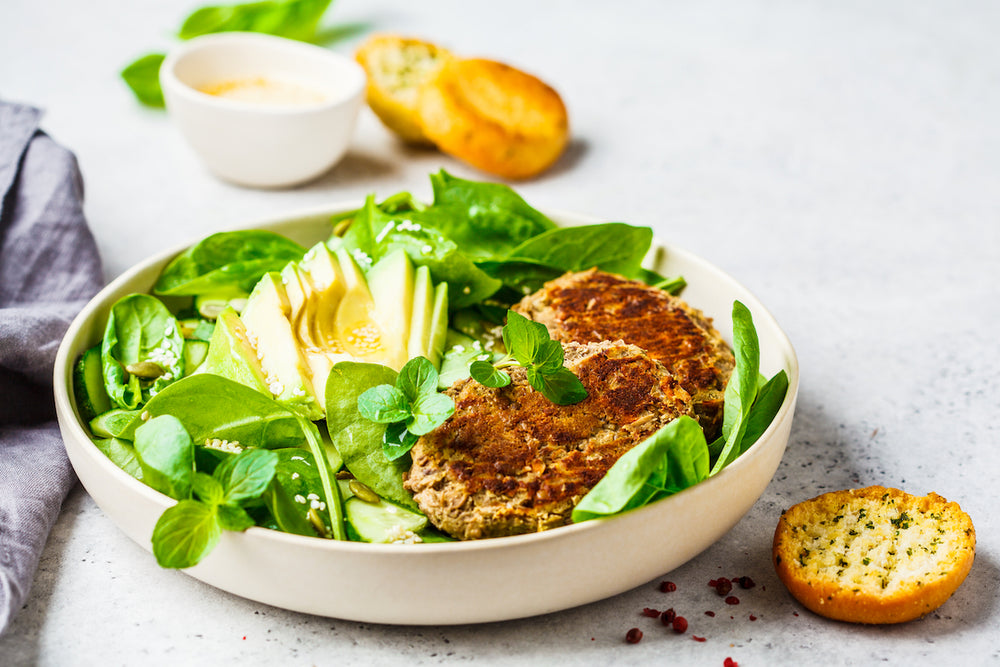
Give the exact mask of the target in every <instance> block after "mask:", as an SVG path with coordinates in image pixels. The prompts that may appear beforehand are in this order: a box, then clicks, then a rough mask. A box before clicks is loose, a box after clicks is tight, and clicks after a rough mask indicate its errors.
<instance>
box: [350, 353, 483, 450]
mask: <svg viewBox="0 0 1000 667" xmlns="http://www.w3.org/2000/svg"><path fill="white" fill-rule="evenodd" d="M490 368H492V366H491V367H490ZM437 387H438V372H437V369H436V368H434V364H432V363H431V362H430V360H429V359H427V358H425V357H414V358H413V359H410V360H409V361H407V362H406V364H405V365H404V366H403V368H402V369H400V371H399V375H397V376H396V386H392V385H389V384H381V385H377V386H375V387H372V388H371V389H368V390H367V391H365V392H364V393H363V394H361V395H360V396H358V412H359V413H360V414H361V416H362V417H364V418H365V419H368V420H370V421H373V422H376V423H379V424H388V426H387V427H386V429H385V431H384V432H383V434H382V453H383V454H385V456H386V458H387V459H389V460H390V461H395V460H396V459H399V458H401V457H402V456H403V455H404V454H406V453H407V452H409V451H410V448H412V447H413V445H414V444H416V442H417V439H418V438H419V437H420V436H422V435H426V434H427V433H430V432H431V431H433V430H434V429H436V428H437V427H438V426H440V425H441V424H443V423H444V420H446V419H447V418H448V417H450V416H451V415H453V414H454V413H455V401H454V400H453V399H452V398H451V397H450V396H447V395H445V394H439V393H438V391H437Z"/></svg>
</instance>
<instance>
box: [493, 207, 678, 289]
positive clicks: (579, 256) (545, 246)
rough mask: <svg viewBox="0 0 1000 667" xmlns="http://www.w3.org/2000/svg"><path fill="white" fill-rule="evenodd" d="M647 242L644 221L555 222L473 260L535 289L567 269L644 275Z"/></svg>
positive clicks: (649, 235) (511, 282)
mask: <svg viewBox="0 0 1000 667" xmlns="http://www.w3.org/2000/svg"><path fill="white" fill-rule="evenodd" d="M652 242H653V231H652V230H651V229H650V228H649V227H633V226H632V225H627V224H625V223H623V222H607V223H603V224H595V225H586V226H582V227H560V228H558V229H552V230H550V231H547V232H544V233H542V234H538V235H537V236H533V237H531V238H529V239H527V240H526V241H524V242H523V243H521V244H520V245H518V246H517V247H515V248H513V249H512V250H511V251H510V252H509V253H508V254H507V255H506V256H503V257H498V258H495V259H492V260H489V261H481V262H478V263H477V266H478V267H479V268H481V269H482V270H483V271H485V272H486V273H488V274H489V275H491V276H493V277H494V278H497V279H498V280H501V281H502V282H503V284H504V285H506V286H507V287H510V288H511V289H513V290H515V291H517V292H518V293H521V294H528V293H530V292H534V291H535V290H537V289H540V288H541V286H542V285H543V284H544V283H545V282H547V281H549V280H553V279H555V278H558V277H559V276H561V275H562V274H564V273H566V272H567V271H585V270H587V269H591V268H594V267H597V268H599V269H601V270H602V271H608V272H610V273H618V274H621V275H623V276H625V277H626V278H635V279H644V278H647V277H648V272H647V271H646V270H645V269H643V268H642V260H643V258H644V257H645V256H646V253H647V252H649V248H650V245H651V244H652ZM657 278H658V279H659V276H657Z"/></svg>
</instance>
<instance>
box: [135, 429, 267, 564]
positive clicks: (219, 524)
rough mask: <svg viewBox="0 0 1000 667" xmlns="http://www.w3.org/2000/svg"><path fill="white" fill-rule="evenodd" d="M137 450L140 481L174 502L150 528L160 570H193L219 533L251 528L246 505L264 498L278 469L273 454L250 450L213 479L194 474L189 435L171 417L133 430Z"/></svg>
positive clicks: (226, 463) (224, 465) (222, 466)
mask: <svg viewBox="0 0 1000 667" xmlns="http://www.w3.org/2000/svg"><path fill="white" fill-rule="evenodd" d="M135 449H136V454H137V456H138V458H139V462H140V465H141V466H142V470H143V479H146V480H149V482H148V483H151V485H152V486H153V488H155V489H157V490H158V491H162V492H163V493H166V494H167V495H169V496H171V497H172V498H175V499H177V501H178V502H177V504H176V505H174V506H173V507H171V508H169V509H167V510H166V511H165V512H164V513H163V514H162V515H161V516H160V519H159V520H158V521H157V522H156V526H155V527H154V528H153V538H152V541H153V555H154V556H156V562H158V563H159V564H160V566H161V567H172V568H185V567H191V566H192V565H196V564H197V563H198V562H199V561H201V559H202V558H204V557H205V556H206V555H208V553H209V552H210V551H211V550H212V549H213V548H214V547H215V545H216V543H217V542H218V541H219V537H220V536H221V535H222V531H223V530H235V531H244V530H246V529H247V528H249V527H250V526H253V525H254V520H253V518H251V516H250V515H249V514H247V512H246V510H245V509H244V506H248V505H250V504H252V503H254V501H257V500H258V499H259V498H260V497H261V496H262V495H263V494H264V492H265V491H266V490H267V487H268V485H269V484H270V483H271V480H272V479H274V473H275V470H276V469H277V465H278V455H277V454H275V453H274V452H272V451H270V450H267V449H256V448H254V449H246V450H244V451H242V452H240V453H239V454H237V455H236V456H233V457H231V458H229V459H227V460H225V461H224V462H222V463H220V464H219V465H218V466H217V467H216V469H215V471H214V472H213V473H212V474H211V475H208V474H206V473H203V472H197V471H195V468H194V444H193V442H192V440H191V436H190V435H188V432H187V431H186V430H185V429H184V425H183V424H181V422H180V420H179V419H177V418H176V417H173V416H170V415H163V416H161V417H155V418H153V419H151V420H149V421H148V422H146V423H145V424H143V425H142V426H140V427H139V428H138V429H136V432H135ZM153 483H155V485H153Z"/></svg>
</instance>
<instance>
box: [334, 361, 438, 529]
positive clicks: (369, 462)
mask: <svg viewBox="0 0 1000 667" xmlns="http://www.w3.org/2000/svg"><path fill="white" fill-rule="evenodd" d="M382 384H388V385H395V384H396V372H395V371H394V370H392V369H391V368H389V367H387V366H381V365H379V364H366V363H359V362H354V361H342V362H340V363H338V364H335V365H334V366H333V369H332V370H331V371H330V376H329V378H328V379H327V382H326V423H327V427H328V430H329V431H330V437H331V438H332V440H333V444H334V445H335V446H336V448H337V451H338V452H340V455H341V456H342V457H343V459H344V465H345V466H346V467H347V469H348V470H350V471H351V473H353V475H354V476H355V477H357V478H358V480H359V481H361V482H362V483H363V484H365V485H366V486H368V487H369V488H371V489H372V490H373V491H375V493H377V494H378V495H380V496H382V497H383V498H386V499H388V500H391V501H392V502H394V503H397V504H399V505H402V506H403V507H406V508H408V509H414V510H419V508H418V507H417V504H416V503H415V502H414V501H413V498H412V497H411V496H410V493H409V492H408V491H407V490H406V489H404V488H403V473H404V472H406V471H407V470H408V469H409V467H410V466H409V460H408V458H407V457H403V458H400V459H397V460H395V461H390V460H389V459H388V458H387V457H386V455H385V453H384V452H383V451H382V439H383V436H384V433H385V428H386V427H385V425H384V424H379V423H376V422H373V421H371V420H369V419H366V418H365V417H363V416H362V415H361V413H359V412H358V397H359V396H361V394H363V393H364V392H365V391H367V390H368V389H371V388H372V387H376V386H378V385H382Z"/></svg>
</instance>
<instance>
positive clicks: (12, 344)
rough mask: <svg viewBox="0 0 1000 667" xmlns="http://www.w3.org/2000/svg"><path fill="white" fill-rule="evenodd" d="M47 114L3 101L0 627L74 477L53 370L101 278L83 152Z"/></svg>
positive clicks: (23, 589) (14, 607)
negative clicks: (86, 211) (44, 120)
mask: <svg viewBox="0 0 1000 667" xmlns="http://www.w3.org/2000/svg"><path fill="white" fill-rule="evenodd" d="M41 115H42V114H41V112H40V111H39V110H37V109H34V108H32V107H28V106H23V105H18V104H10V103H5V102H3V101H0V635H2V634H3V633H4V631H5V630H6V628H7V626H8V625H9V623H10V621H11V620H12V619H13V617H14V615H15V614H16V613H17V611H19V610H20V608H21V605H22V604H23V603H24V601H25V599H26V598H27V596H28V591H29V590H30V588H31V582H32V580H33V578H34V575H35V569H36V568H37V567H38V559H39V557H40V556H41V553H42V548H43V547H44V546H45V541H46V539H47V538H48V535H49V531H50V530H51V529H52V524H53V523H55V520H56V517H57V516H58V515H59V509H60V507H61V505H62V502H63V499H64V498H65V497H66V494H67V492H68V491H69V489H70V488H72V486H73V484H74V483H75V482H76V476H75V475H74V474H73V470H72V468H71V467H70V464H69V460H68V459H67V458H66V450H65V449H64V448H63V444H62V438H61V437H60V436H59V428H58V425H57V423H56V421H55V403H54V401H53V398H52V370H53V363H54V361H55V356H56V350H57V349H58V347H59V343H60V341H61V340H62V336H63V334H64V333H65V331H66V329H67V327H68V326H69V323H70V321H71V320H72V319H73V317H74V316H75V315H76V313H77V312H79V310H80V309H81V308H82V307H83V306H84V304H86V303H87V301H88V299H90V297H92V296H93V295H94V294H96V293H97V291H98V290H99V289H100V287H101V284H102V272H101V261H100V257H99V256H98V254H97V246H96V244H95V243H94V238H93V236H92V235H91V233H90V230H89V229H88V228H87V223H86V221H85V220H84V217H83V207H82V205H83V183H82V180H81V178H80V172H79V169H78V168H77V164H76V158H75V157H73V154H72V153H70V152H69V151H67V150H66V149H64V148H62V147H60V146H58V145H57V144H56V143H55V142H53V141H52V140H51V139H50V138H49V137H48V136H47V135H45V134H44V133H43V132H41V131H40V130H39V120H40V118H41Z"/></svg>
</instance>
